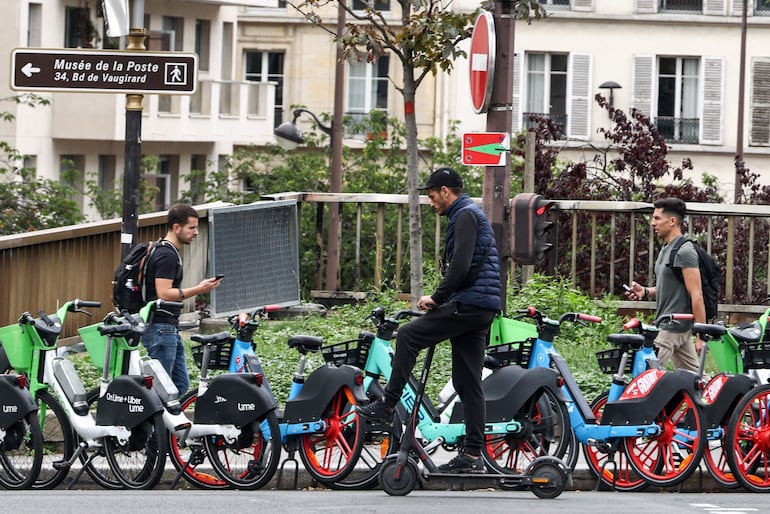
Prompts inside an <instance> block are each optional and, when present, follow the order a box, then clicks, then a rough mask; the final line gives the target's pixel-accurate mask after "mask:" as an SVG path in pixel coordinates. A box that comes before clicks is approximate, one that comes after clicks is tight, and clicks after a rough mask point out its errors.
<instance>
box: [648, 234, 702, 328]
mask: <svg viewBox="0 0 770 514" xmlns="http://www.w3.org/2000/svg"><path fill="white" fill-rule="evenodd" d="M679 237H684V236H679ZM679 237H678V238H676V239H674V240H673V241H671V242H670V243H669V244H667V245H666V246H664V247H663V249H661V251H660V253H659V254H658V259H657V260H656V261H655V304H656V305H655V307H656V309H657V316H662V315H664V314H683V313H684V314H691V313H692V306H691V305H690V295H689V294H688V293H687V288H686V287H685V285H684V282H682V281H681V280H679V278H678V277H677V275H676V273H675V272H674V270H673V269H671V268H670V267H669V266H668V262H669V260H670V257H669V254H670V253H671V248H672V247H673V246H674V243H676V241H677V240H678V239H679ZM674 266H675V267H679V268H697V267H698V252H697V251H696V250H695V248H694V247H693V245H692V243H690V244H687V243H685V244H683V245H682V247H681V248H679V251H678V252H677V253H676V257H674ZM691 327H692V321H672V322H671V323H665V324H663V325H661V327H660V328H661V329H664V330H669V331H671V332H687V331H688V330H690V328H691Z"/></svg>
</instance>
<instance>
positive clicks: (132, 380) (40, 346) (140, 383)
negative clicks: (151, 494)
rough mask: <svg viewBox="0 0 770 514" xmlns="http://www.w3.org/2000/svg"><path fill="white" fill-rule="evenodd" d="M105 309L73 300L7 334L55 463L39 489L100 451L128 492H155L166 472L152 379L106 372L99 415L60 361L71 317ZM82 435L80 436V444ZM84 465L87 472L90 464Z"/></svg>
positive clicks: (0, 333) (26, 318)
mask: <svg viewBox="0 0 770 514" xmlns="http://www.w3.org/2000/svg"><path fill="white" fill-rule="evenodd" d="M100 305H101V303H100V302H92V301H84V300H72V301H69V302H66V303H65V304H64V305H63V306H62V307H61V308H59V309H58V310H57V311H56V314H53V315H47V314H45V313H44V312H41V313H40V315H39V317H38V318H35V317H33V316H32V315H31V314H29V313H27V312H25V313H24V314H22V315H21V317H20V318H19V322H18V324H17V325H11V326H9V327H5V328H3V329H1V330H0V339H2V340H3V346H4V348H5V349H6V353H7V354H8V356H9V360H10V364H11V366H12V367H14V368H15V369H17V370H18V371H20V372H23V373H25V374H26V376H27V378H28V380H29V389H30V392H31V393H32V394H33V395H34V397H35V400H36V401H37V403H38V418H39V423H40V426H41V428H42V431H43V434H44V436H43V440H44V444H45V449H46V453H47V455H49V456H53V457H54V458H55V460H54V461H53V462H51V463H50V467H51V469H50V470H49V469H48V466H45V467H44V468H42V469H41V473H40V476H39V477H38V479H37V480H36V481H35V483H34V484H33V487H36V488H52V487H55V486H57V485H58V484H60V483H61V482H62V481H63V480H64V478H65V476H66V475H67V473H68V472H69V470H70V468H71V466H72V464H74V462H75V461H76V460H77V459H78V458H81V456H82V455H83V454H84V453H86V452H88V451H89V450H93V449H94V448H100V447H102V448H103V455H104V456H105V457H106V460H107V462H108V464H109V467H110V469H111V471H112V473H113V474H114V476H115V477H116V479H117V480H118V481H119V482H120V483H121V485H122V486H123V487H125V488H131V489H146V488H151V487H153V486H154V485H155V484H157V482H158V481H159V480H160V477H161V475H162V473H163V467H164V463H165V459H166V440H165V438H164V437H163V435H164V427H163V420H162V417H161V413H162V411H163V406H162V404H161V403H160V401H159V400H158V397H157V394H155V393H154V392H153V391H152V379H151V377H148V376H121V377H115V378H114V379H112V378H111V377H109V376H108V375H107V372H106V371H105V372H104V373H103V374H102V377H101V381H100V395H99V399H98V402H97V409H96V412H95V413H92V412H91V410H90V409H89V406H88V403H87V401H86V400H87V395H86V392H85V388H84V386H83V383H82V382H81V380H80V377H79V376H78V374H77V372H76V371H75V368H74V366H73V364H72V362H71V361H70V360H68V359H66V358H63V357H57V356H56V348H57V341H58V338H59V335H60V334H61V330H62V322H63V320H64V319H65V317H66V315H67V313H68V312H81V313H86V314H89V315H90V313H88V312H87V311H84V310H83V308H87V307H99V306H100ZM102 329H104V330H105V331H104V332H102V333H103V334H106V335H108V334H110V330H111V329H110V328H109V327H107V326H104V327H100V331H101V330H102ZM108 354H109V352H106V355H108ZM105 364H106V363H105ZM104 367H105V369H107V368H108V366H107V365H105V366H104ZM75 436H77V438H79V442H78V443H77V444H76V443H75ZM94 455H96V453H94ZM84 466H85V467H86V468H88V466H89V464H88V463H86V464H84ZM71 485H74V481H73V483H72V484H71Z"/></svg>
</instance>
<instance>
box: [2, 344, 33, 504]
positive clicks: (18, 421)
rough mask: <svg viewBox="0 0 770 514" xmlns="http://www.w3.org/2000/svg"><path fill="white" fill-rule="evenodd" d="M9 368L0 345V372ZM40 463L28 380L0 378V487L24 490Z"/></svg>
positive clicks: (12, 376) (7, 375) (3, 376)
mask: <svg viewBox="0 0 770 514" xmlns="http://www.w3.org/2000/svg"><path fill="white" fill-rule="evenodd" d="M7 367H8V363H7V356H6V355H5V351H4V350H3V348H2V346H0V371H2V370H4V369H5V368H7ZM42 463H43V434H42V431H41V430H40V423H39V422H38V415H37V405H36V404H35V399H34V398H33V397H32V395H31V394H30V392H29V390H28V389H27V377H25V376H24V375H17V374H1V375H0V486H2V487H5V488H6V489H26V488H28V487H30V486H32V484H33V483H34V482H35V480H36V479H37V475H38V473H39V472H40V466H41V465H42Z"/></svg>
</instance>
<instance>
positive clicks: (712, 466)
mask: <svg viewBox="0 0 770 514" xmlns="http://www.w3.org/2000/svg"><path fill="white" fill-rule="evenodd" d="M721 429H722V437H720V438H718V439H709V440H708V441H707V442H706V450H705V451H704V452H703V460H704V461H705V462H706V468H707V469H708V470H709V473H710V474H711V478H713V479H714V481H715V482H717V483H718V484H719V485H721V486H722V487H724V488H725V489H737V488H738V487H740V486H741V485H740V484H739V483H738V480H737V479H736V478H735V474H734V473H733V471H732V469H730V465H729V464H728V462H727V449H728V448H729V445H728V444H727V441H728V439H727V423H724V424H722V425H721Z"/></svg>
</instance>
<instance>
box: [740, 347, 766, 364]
mask: <svg viewBox="0 0 770 514" xmlns="http://www.w3.org/2000/svg"><path fill="white" fill-rule="evenodd" d="M741 356H742V357H743V367H744V368H745V369H770V343H768V342H767V341H759V342H753V343H741Z"/></svg>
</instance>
